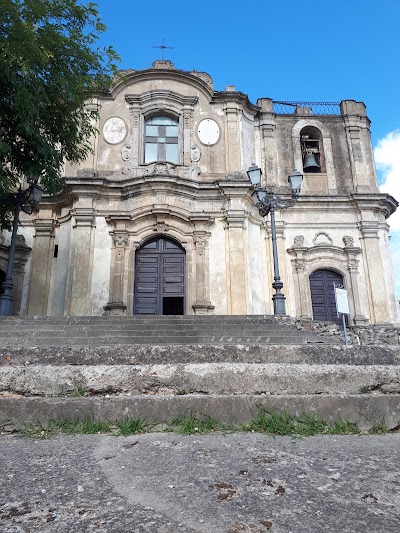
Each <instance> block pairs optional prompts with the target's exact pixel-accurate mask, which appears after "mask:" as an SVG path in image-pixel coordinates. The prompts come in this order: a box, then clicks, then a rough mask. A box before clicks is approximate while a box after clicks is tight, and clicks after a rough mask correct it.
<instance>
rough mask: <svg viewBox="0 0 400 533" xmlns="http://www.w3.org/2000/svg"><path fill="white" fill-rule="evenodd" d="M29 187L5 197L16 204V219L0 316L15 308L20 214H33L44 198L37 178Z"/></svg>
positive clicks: (1, 297) (1, 296)
mask: <svg viewBox="0 0 400 533" xmlns="http://www.w3.org/2000/svg"><path fill="white" fill-rule="evenodd" d="M28 184H29V187H28V188H27V189H22V187H20V188H19V189H18V190H17V192H15V193H11V194H9V195H8V196H7V197H6V198H5V204H6V205H13V206H14V220H13V226H12V234H11V244H10V249H9V252H8V264H7V272H6V277H5V280H4V282H3V284H2V286H1V288H2V292H3V294H1V295H0V316H10V315H12V308H13V295H12V290H13V287H14V283H13V268H14V257H15V245H16V242H17V230H18V223H19V214H20V212H21V210H22V211H23V212H24V213H27V214H28V215H31V214H32V213H33V212H34V211H35V210H36V209H37V205H38V203H39V202H40V200H41V199H42V195H43V189H42V188H41V187H40V186H39V185H38V184H37V180H34V179H31V180H28Z"/></svg>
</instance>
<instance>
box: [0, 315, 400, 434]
mask: <svg viewBox="0 0 400 533" xmlns="http://www.w3.org/2000/svg"><path fill="white" fill-rule="evenodd" d="M198 318H199V320H198V321H197V320H196V317H158V318H154V317H150V318H147V317H146V318H143V317H140V318H136V317H128V318H126V317H123V318H120V317H118V318H117V317H109V318H105V317H98V318H97V317H73V318H71V317H64V318H62V317H58V318H52V317H48V318H47V317H44V318H42V317H40V318H28V319H22V318H6V319H0V324H1V329H0V343H1V346H2V348H1V350H0V426H1V424H2V423H3V424H8V423H11V425H21V424H22V423H24V422H31V423H34V422H38V421H40V422H42V423H46V422H48V421H49V420H51V419H52V418H76V417H80V418H85V417H89V416H95V417H100V418H107V419H109V420H115V419H117V418H123V417H124V416H132V417H137V416H140V417H141V418H147V419H148V420H149V421H150V420H151V421H157V422H161V421H166V420H169V419H171V418H173V417H174V416H177V415H178V414H184V413H185V412H186V413H187V412H188V411H194V412H200V413H204V414H208V415H210V416H212V417H214V418H216V419H219V420H220V421H221V422H235V423H243V422H246V421H248V420H249V419H250V418H251V416H252V413H254V412H255V411H256V410H257V405H264V406H265V407H266V408H270V407H271V408H274V409H285V410H288V411H289V412H291V413H292V414H301V412H307V413H311V412H312V413H315V414H316V416H318V417H320V418H325V419H327V420H333V419H335V418H340V417H342V418H348V419H350V420H351V421H354V422H357V423H359V424H361V426H362V427H365V428H367V427H370V426H372V425H373V424H375V423H379V422H381V421H382V419H385V422H386V424H387V425H388V426H389V427H395V426H397V425H398V424H399V423H400V348H399V347H398V346H349V347H344V346H342V345H330V344H327V343H321V344H319V342H320V341H321V339H319V338H318V337H317V336H316V335H315V334H314V335H310V334H309V333H308V332H304V331H298V330H297V329H296V327H295V326H294V325H293V323H291V322H290V321H288V320H285V319H283V320H281V319H278V320H276V317H210V316H206V317H198ZM160 325H163V326H165V327H164V328H163V329H162V331H161V330H160ZM10 328H13V329H14V328H15V329H16V330H17V331H11V329H10ZM141 329H142V332H141V331H140V330H141ZM259 329H261V331H262V330H264V334H263V335H259V337H257V336H256V335H257V331H259ZM132 330H134V332H135V333H134V334H132ZM244 330H246V332H247V335H246V336H245V337H243V336H241V335H240V332H242V331H244ZM267 330H268V335H267V334H266V331H267ZM216 331H218V332H219V334H218V336H217V335H216V333H215V332H216ZM227 331H229V334H228V333H227ZM250 332H251V334H250ZM17 333H18V335H17ZM216 337H217V340H214V339H215V338H216ZM199 339H202V341H203V342H199ZM77 395H78V396H80V397H74V396H77Z"/></svg>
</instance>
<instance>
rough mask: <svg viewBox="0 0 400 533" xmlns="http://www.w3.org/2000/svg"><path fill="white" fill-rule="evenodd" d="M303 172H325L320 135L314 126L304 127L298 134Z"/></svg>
mask: <svg viewBox="0 0 400 533" xmlns="http://www.w3.org/2000/svg"><path fill="white" fill-rule="evenodd" d="M300 143H301V155H302V159H303V172H305V173H307V174H309V173H314V174H315V173H320V172H325V159H324V152H323V146H322V134H321V132H320V131H319V129H318V128H315V127H314V126H306V127H305V128H303V129H302V130H301V132H300Z"/></svg>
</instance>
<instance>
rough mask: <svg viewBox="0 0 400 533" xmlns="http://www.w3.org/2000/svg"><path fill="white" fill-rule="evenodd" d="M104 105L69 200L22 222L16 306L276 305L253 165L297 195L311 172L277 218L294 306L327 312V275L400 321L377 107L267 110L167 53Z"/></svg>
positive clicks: (49, 203) (210, 308)
mask: <svg viewBox="0 0 400 533" xmlns="http://www.w3.org/2000/svg"><path fill="white" fill-rule="evenodd" d="M90 105H92V106H95V108H97V109H98V110H99V119H98V124H97V128H98V131H99V133H98V135H97V136H96V138H93V139H92V142H93V154H92V155H90V156H89V157H88V159H87V160H86V161H85V162H84V163H82V164H81V165H79V166H72V165H70V164H68V163H67V164H66V166H65V181H66V185H67V187H66V190H65V191H64V192H63V193H62V195H60V196H59V197H58V198H53V199H52V198H49V197H46V196H45V197H44V199H43V200H42V202H41V204H40V211H39V213H38V214H37V215H34V216H33V217H28V216H24V217H23V219H22V227H21V228H20V230H19V233H20V234H22V235H23V236H24V237H25V246H26V249H24V250H25V251H24V254H23V257H24V259H23V261H22V260H21V261H22V262H24V265H23V266H24V268H23V275H22V274H21V273H19V278H18V279H19V281H18V288H17V291H19V296H18V307H19V309H16V313H20V314H22V315H25V314H27V315H54V316H60V315H102V314H104V313H111V314H124V315H132V314H135V313H142V312H143V313H161V314H162V313H164V312H165V309H166V308H167V306H169V307H168V308H169V309H170V310H171V309H172V311H173V310H175V312H177V311H176V310H177V309H178V312H179V313H180V312H182V313H183V314H199V313H214V314H272V313H273V306H272V300H271V298H272V288H271V283H272V281H273V270H272V266H273V264H272V253H271V232H270V222H269V218H268V217H267V218H266V219H262V218H261V217H260V215H259V213H258V211H257V209H256V207H255V206H254V205H253V204H252V201H251V198H250V195H249V192H250V187H249V182H248V179H247V176H246V170H247V169H248V168H249V166H250V165H251V164H252V163H254V162H255V163H256V164H257V165H258V166H259V167H260V168H261V169H262V171H263V180H264V183H263V185H264V186H267V187H272V188H273V189H274V191H276V192H277V193H278V194H280V195H282V196H283V197H285V198H289V197H290V190H289V187H288V183H287V177H288V175H289V174H290V172H291V171H292V170H293V168H297V169H298V170H300V171H301V172H302V173H303V175H304V179H303V187H302V192H301V196H300V199H299V201H298V203H297V204H296V205H295V206H294V207H293V208H290V209H284V210H278V211H277V213H276V215H277V230H278V250H279V260H280V268H281V277H282V280H283V283H284V288H283V292H284V294H285V296H286V304H287V312H288V314H290V315H292V316H298V317H303V318H312V317H313V313H314V309H313V301H312V295H311V289H310V275H311V274H312V273H313V272H315V271H319V270H321V271H332V272H336V273H337V274H339V276H341V278H342V280H343V284H344V285H345V287H346V288H347V289H348V293H349V301H350V310H351V322H352V323H355V324H367V323H372V324H386V323H395V324H397V323H399V316H398V312H399V310H398V302H397V299H396V296H395V286H394V279H393V278H394V274H393V268H392V265H391V259H390V251H389V226H388V224H387V222H386V219H387V218H388V217H389V216H390V214H391V213H392V212H393V211H394V210H395V209H396V207H397V202H396V201H395V200H394V199H393V198H392V197H391V196H390V195H387V194H381V193H379V189H378V184H377V177H376V172H375V166H374V161H373V154H372V146H371V137H370V130H369V120H368V118H367V115H366V109H365V106H364V104H363V103H361V102H355V101H352V100H347V101H342V102H341V103H340V104H320V105H316V104H307V103H305V104H300V103H294V104H293V103H281V102H274V101H272V100H270V99H266V98H261V99H259V100H258V101H257V105H255V104H253V103H251V102H250V101H249V100H248V97H247V96H246V94H244V93H242V92H238V91H236V90H235V89H234V87H232V86H228V87H227V88H226V90H225V91H221V92H218V91H215V90H214V88H213V84H212V79H211V78H210V76H209V75H208V74H206V73H202V72H197V71H193V72H184V71H181V70H178V69H175V68H174V66H173V65H172V64H171V63H170V62H169V61H156V62H155V63H153V66H152V68H150V69H148V70H144V71H126V72H125V73H124V76H123V77H122V78H121V80H120V81H119V82H118V83H116V84H115V86H114V88H113V89H112V91H111V92H109V93H106V94H102V95H98V96H97V97H96V98H93V100H92V101H91V103H90ZM310 153H313V154H314V157H315V160H316V161H317V165H316V166H315V168H314V169H313V170H312V171H311V172H307V171H304V170H303V167H304V157H305V155H306V154H310ZM149 243H150V244H149ZM153 244H154V246H155V247H157V246H163V247H164V248H163V251H160V252H158V251H157V250H158V248H157V249H156V248H154V246H153ZM6 245H7V235H6V240H5V242H4V243H3V244H2V247H1V248H2V249H1V250H0V253H1V254H2V255H0V268H1V269H3V270H5V259H6V253H5V250H6V247H7V246H6ZM152 246H153V248H152ZM30 249H31V250H30ZM160 250H161V248H160ZM21 253H22V252H21ZM163 254H164V255H163ZM174 254H175V255H174ZM21 257H22V255H21ZM160 257H161V259H159V258H160ZM168 258H169V259H168ZM178 258H180V259H179V261H178ZM139 259H140V260H139ZM164 259H165V260H164ZM151 261H153V263H151ZM160 261H161V262H160ZM22 262H21V265H22ZM150 263H151V264H152V265H153V264H154V265H156V266H154V268H153V267H151V268H150V267H148V266H146V265H147V264H150ZM21 268H22V266H21ZM152 269H153V270H152ZM168 269H169V270H168ZM20 270H21V269H20ZM164 274H165V275H164ZM143 287H145V288H144V289H143ZM142 289H143V290H142ZM146 291H147V294H146ZM168 291H169V292H168ZM142 304H143V305H142ZM152 306H153V307H152ZM171 306H172V307H171Z"/></svg>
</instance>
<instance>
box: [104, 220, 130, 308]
mask: <svg viewBox="0 0 400 533" xmlns="http://www.w3.org/2000/svg"><path fill="white" fill-rule="evenodd" d="M111 236H112V239H113V248H112V251H111V272H110V297H109V301H108V303H107V305H106V306H104V311H105V313H104V314H107V315H125V314H126V305H125V304H124V292H125V291H124V282H125V260H126V252H127V249H128V243H129V235H128V232H127V231H118V230H117V231H114V232H112V233H111Z"/></svg>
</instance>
